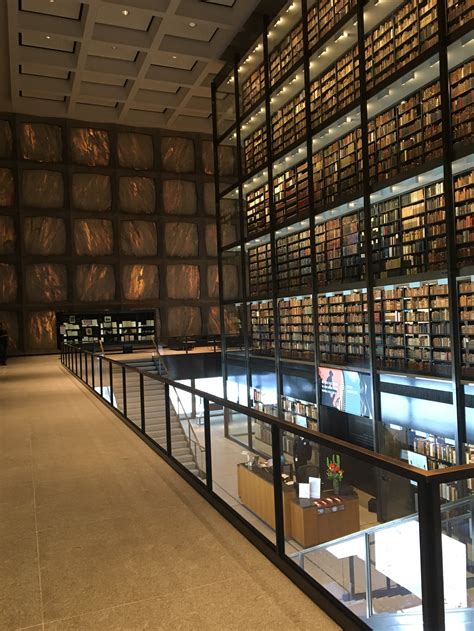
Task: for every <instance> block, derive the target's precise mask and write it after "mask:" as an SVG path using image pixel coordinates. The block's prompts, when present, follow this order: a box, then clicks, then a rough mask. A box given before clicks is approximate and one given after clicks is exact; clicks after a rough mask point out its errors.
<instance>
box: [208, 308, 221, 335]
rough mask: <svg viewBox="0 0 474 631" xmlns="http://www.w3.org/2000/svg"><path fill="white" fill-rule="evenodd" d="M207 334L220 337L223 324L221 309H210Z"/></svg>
mask: <svg viewBox="0 0 474 631" xmlns="http://www.w3.org/2000/svg"><path fill="white" fill-rule="evenodd" d="M207 332H208V334H209V335H219V334H220V332H221V322H220V315H219V307H210V308H209V316H208V320H207Z"/></svg>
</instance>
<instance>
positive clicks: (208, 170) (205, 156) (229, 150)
mask: <svg viewBox="0 0 474 631" xmlns="http://www.w3.org/2000/svg"><path fill="white" fill-rule="evenodd" d="M235 158H236V151H235V147H231V146H230V145H219V147H218V149H217V160H218V163H219V175H220V176H229V175H234V174H235V167H236V164H235V162H236V160H235ZM202 165H203V169H204V173H205V174H206V175H214V170H215V169H214V149H213V142H212V140H203V141H202Z"/></svg>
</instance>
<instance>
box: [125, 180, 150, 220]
mask: <svg viewBox="0 0 474 631" xmlns="http://www.w3.org/2000/svg"><path fill="white" fill-rule="evenodd" d="M119 200H120V210H121V211H122V212H126V213H147V214H152V213H154V212H155V210H156V193H155V182H154V181H153V180H152V179H151V178H149V177H121V178H120V182H119Z"/></svg>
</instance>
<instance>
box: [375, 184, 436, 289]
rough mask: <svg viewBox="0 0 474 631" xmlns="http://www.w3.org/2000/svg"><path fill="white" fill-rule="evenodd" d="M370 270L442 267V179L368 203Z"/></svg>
mask: <svg viewBox="0 0 474 631" xmlns="http://www.w3.org/2000/svg"><path fill="white" fill-rule="evenodd" d="M371 220H372V248H373V253H374V256H373V263H374V272H375V274H376V276H377V277H378V278H389V277H391V276H405V275H406V276H410V275H416V274H422V273H424V272H427V271H428V270H434V269H446V266H447V252H446V247H447V242H446V208H445V198H444V186H443V182H436V183H434V184H431V185H429V186H426V187H421V188H418V189H415V190H414V191H410V192H409V193H405V194H404V195H400V196H397V197H392V198H390V199H387V200H384V201H383V202H380V203H378V204H373V205H372V206H371Z"/></svg>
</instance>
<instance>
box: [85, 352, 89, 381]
mask: <svg viewBox="0 0 474 631" xmlns="http://www.w3.org/2000/svg"><path fill="white" fill-rule="evenodd" d="M88 358H89V355H88V354H87V353H84V362H85V369H86V383H87V385H89V366H88V361H89V359H88Z"/></svg>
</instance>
